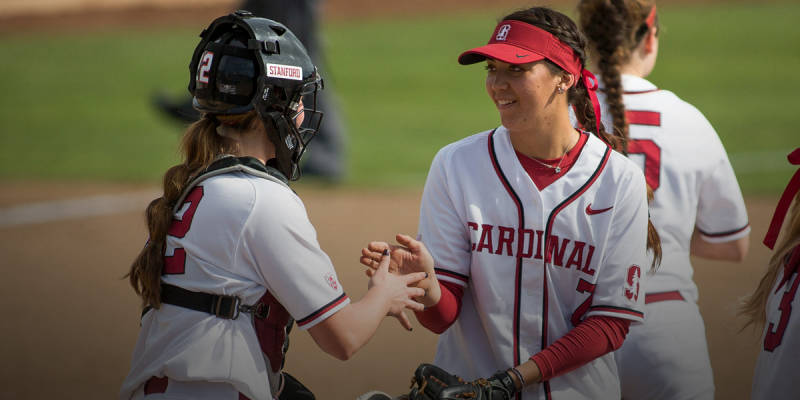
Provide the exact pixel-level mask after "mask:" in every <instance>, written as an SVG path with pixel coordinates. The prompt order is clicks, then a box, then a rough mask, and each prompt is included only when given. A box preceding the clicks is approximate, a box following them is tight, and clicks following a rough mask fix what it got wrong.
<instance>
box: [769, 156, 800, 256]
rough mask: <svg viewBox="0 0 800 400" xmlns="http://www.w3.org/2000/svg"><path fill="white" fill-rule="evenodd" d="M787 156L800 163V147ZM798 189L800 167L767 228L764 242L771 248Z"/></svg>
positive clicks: (796, 163) (792, 162)
mask: <svg viewBox="0 0 800 400" xmlns="http://www.w3.org/2000/svg"><path fill="white" fill-rule="evenodd" d="M786 158H787V159H788V160H789V163H790V164H792V165H800V147H798V148H796V149H795V150H794V151H793V152H791V153H789V155H788V156H787V157H786ZM798 190H800V169H798V170H797V172H795V173H794V175H793V176H792V179H790V180H789V184H788V185H786V189H784V191H783V195H781V199H780V200H779V201H778V206H777V207H775V213H774V214H772V222H770V223H769V230H767V235H766V236H764V244H765V245H766V246H767V247H769V248H770V249H773V248H774V247H775V242H776V241H777V240H778V234H779V233H780V232H781V226H783V220H784V218H786V212H787V211H788V210H789V205H790V204H792V199H793V198H794V196H795V195H796V194H797V192H798Z"/></svg>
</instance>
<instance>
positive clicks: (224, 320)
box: [119, 11, 425, 400]
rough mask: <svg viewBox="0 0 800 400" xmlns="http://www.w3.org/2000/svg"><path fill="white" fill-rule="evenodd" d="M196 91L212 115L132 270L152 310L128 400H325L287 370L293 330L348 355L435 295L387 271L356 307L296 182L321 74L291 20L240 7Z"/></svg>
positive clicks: (213, 45) (168, 179)
mask: <svg viewBox="0 0 800 400" xmlns="http://www.w3.org/2000/svg"><path fill="white" fill-rule="evenodd" d="M200 36H201V40H200V43H199V44H198V45H197V47H196V49H195V51H194V55H193V56H192V60H191V63H190V67H189V73H190V83H189V91H190V92H191V94H192V96H193V104H194V107H195V108H197V109H198V110H199V111H201V112H202V113H203V117H202V119H201V120H200V121H198V122H196V123H194V124H193V125H191V126H190V127H189V128H188V130H187V131H186V133H185V134H184V136H183V142H182V146H181V150H182V152H183V156H184V161H183V162H182V163H181V164H179V165H176V166H174V167H172V168H170V169H169V170H168V171H167V172H166V174H165V175H164V195H163V196H162V197H159V198H157V199H155V200H153V201H152V202H151V203H150V205H149V206H148V208H147V211H146V216H147V227H148V230H149V234H150V237H149V240H148V241H147V244H146V245H145V247H144V249H143V250H142V251H141V253H140V254H139V256H138V257H137V258H136V260H135V261H134V262H133V265H132V266H131V269H130V273H129V278H130V282H131V285H132V286H133V289H134V290H135V291H136V293H137V294H138V295H139V296H140V297H141V298H142V301H143V302H144V304H145V305H146V307H145V309H144V312H143V315H142V319H141V330H140V332H139V339H138V341H137V343H136V347H135V349H134V351H133V357H132V361H131V369H130V372H129V373H128V376H127V377H126V378H125V381H124V382H123V384H122V388H121V390H120V394H119V398H120V399H126V400H127V399H195V400H198V399H199V400H205V399H209V400H210V399H231V400H235V399H239V400H241V399H254V400H255V399H283V400H292V399H296V400H300V399H303V400H310V399H314V395H313V394H312V393H311V391H310V390H309V389H307V388H306V387H304V386H303V384H302V383H300V381H298V380H297V379H294V378H293V377H292V376H290V375H288V374H286V373H285V372H283V364H284V357H285V355H286V352H287V350H288V334H289V330H290V329H291V327H292V326H293V325H294V324H295V322H296V324H297V326H298V327H299V328H300V329H303V330H307V331H308V332H309V334H310V335H311V337H312V338H313V339H314V341H315V342H316V343H317V345H318V346H319V347H320V348H321V349H322V350H323V351H325V352H327V353H329V354H331V355H333V356H334V357H337V358H339V359H342V360H345V359H347V358H349V357H350V356H352V354H353V353H355V352H356V351H357V350H358V349H359V348H361V347H362V346H363V345H364V344H365V343H366V342H367V341H368V340H369V339H370V337H372V335H373V334H374V333H375V330H376V329H377V327H378V324H379V323H380V321H381V320H382V319H383V318H384V317H385V316H386V315H392V316H396V317H398V318H399V319H400V321H401V322H402V323H403V324H404V325H405V326H406V327H408V326H409V322H408V320H407V319H406V317H405V316H404V314H402V311H403V309H405V308H406V307H410V308H412V309H422V305H421V304H419V303H417V302H415V301H413V300H412V298H413V297H415V296H421V295H422V294H424V291H423V290H422V289H419V288H413V287H408V285H411V284H414V283H415V282H417V281H419V280H420V279H422V278H424V276H425V274H424V273H419V274H416V275H406V276H402V277H401V276H395V275H392V274H389V273H388V262H389V253H388V251H387V252H385V253H384V254H383V255H382V260H381V268H380V269H379V272H378V273H377V274H375V275H374V276H373V278H372V279H371V280H370V282H369V286H370V289H369V291H368V292H367V294H366V295H365V297H364V298H363V299H361V300H360V301H357V302H351V300H350V298H349V297H348V296H347V295H346V294H345V292H344V288H343V287H342V285H341V283H340V282H339V280H338V278H337V275H336V271H335V270H334V268H333V265H332V264H331V261H330V259H329V258H328V256H327V255H326V254H325V252H323V251H322V249H320V246H319V243H318V242H317V237H316V232H315V230H314V227H313V226H312V225H311V222H310V221H309V219H308V215H307V213H306V209H305V207H304V205H303V203H302V201H301V200H300V198H299V197H298V196H297V194H295V193H294V191H292V190H291V189H290V188H289V186H288V185H289V182H290V181H291V180H296V179H298V178H299V177H300V175H301V174H300V169H299V167H298V164H299V162H300V159H301V157H302V156H303V153H304V151H305V148H306V146H307V145H308V143H309V141H310V140H311V139H312V138H313V137H314V135H315V134H316V132H317V130H318V129H319V126H320V122H321V118H322V112H321V111H319V110H317V109H316V95H317V94H318V92H319V91H320V90H321V89H322V78H321V77H320V76H319V74H318V73H317V70H316V68H315V67H314V65H313V63H312V62H311V60H310V59H309V57H308V54H307V53H306V50H305V48H304V47H303V45H302V44H301V43H300V41H298V40H297V38H296V37H295V36H294V34H292V32H291V31H290V30H288V29H287V28H286V27H285V26H284V25H282V24H280V23H278V22H276V21H272V20H269V19H265V18H256V17H254V16H252V14H250V13H248V12H245V11H239V12H236V13H234V14H231V15H228V16H224V17H221V18H218V19H216V20H215V21H213V22H212V23H211V25H210V26H209V27H208V28H206V29H205V30H203V32H202V33H201V35H200Z"/></svg>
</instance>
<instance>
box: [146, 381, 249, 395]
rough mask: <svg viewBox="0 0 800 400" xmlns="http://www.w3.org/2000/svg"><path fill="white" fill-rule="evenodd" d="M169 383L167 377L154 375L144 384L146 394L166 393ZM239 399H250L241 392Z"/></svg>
mask: <svg viewBox="0 0 800 400" xmlns="http://www.w3.org/2000/svg"><path fill="white" fill-rule="evenodd" d="M168 384H169V379H168V378H167V377H163V378H158V377H155V376H154V377H152V378H150V379H148V380H147V382H145V384H144V395H145V396H147V395H148V394H154V393H164V392H166V391H167V385H168ZM239 400H250V399H249V398H248V397H247V396H245V395H243V394H241V393H239Z"/></svg>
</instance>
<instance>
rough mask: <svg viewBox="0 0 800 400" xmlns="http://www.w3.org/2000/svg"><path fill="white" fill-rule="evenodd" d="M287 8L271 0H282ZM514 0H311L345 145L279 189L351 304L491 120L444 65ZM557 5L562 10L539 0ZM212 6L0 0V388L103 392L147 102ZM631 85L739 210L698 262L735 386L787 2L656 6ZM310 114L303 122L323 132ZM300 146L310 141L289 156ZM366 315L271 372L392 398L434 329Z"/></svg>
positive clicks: (223, 4) (300, 341)
mask: <svg viewBox="0 0 800 400" xmlns="http://www.w3.org/2000/svg"><path fill="white" fill-rule="evenodd" d="M286 1H287V2H288V1H291V0H286ZM540 4H542V3H536V2H528V1H513V0H502V1H497V0H494V1H488V0H487V1H481V0H461V1H457V0H442V1H422V0H407V1H402V2H387V1H369V0H327V1H326V0H322V1H321V2H320V6H321V8H320V9H319V15H318V17H319V22H320V37H319V39H320V46H321V47H322V48H323V49H324V57H325V64H326V70H327V76H325V79H326V84H328V86H329V87H330V88H332V89H333V92H334V94H335V98H336V100H337V104H338V105H339V109H340V117H341V120H342V121H343V124H342V125H343V127H344V128H343V129H344V136H345V138H346V141H345V148H344V153H343V160H344V162H345V168H344V170H345V171H346V175H344V176H343V177H342V178H341V179H339V180H337V181H336V182H328V181H325V180H315V179H311V180H309V181H308V182H301V183H298V184H296V185H295V186H294V187H295V190H297V192H298V193H299V194H300V196H301V197H302V198H303V200H304V201H305V202H306V206H307V207H308V209H309V214H310V215H311V218H312V222H313V223H314V224H315V226H316V227H317V229H318V233H319V236H320V242H321V243H322V246H323V249H326V251H328V252H329V253H330V255H331V258H332V259H333V260H334V264H335V265H337V269H338V270H339V274H340V275H341V279H342V282H343V284H344V285H345V288H346V289H348V293H349V294H350V295H351V297H355V298H359V297H360V295H361V293H363V292H364V289H365V288H364V285H365V280H364V278H363V275H362V272H361V270H360V269H359V267H358V266H357V257H358V251H359V249H360V247H361V246H363V245H364V244H365V243H366V242H368V241H369V240H375V239H381V240H389V239H391V238H392V237H393V234H394V233H395V232H398V231H402V232H409V233H414V232H416V224H417V221H416V219H417V207H418V201H419V195H420V191H421V188H422V185H423V184H424V181H425V176H426V173H427V169H428V167H429V165H430V161H431V160H432V158H433V155H434V154H435V153H436V151H438V150H439V149H440V148H441V147H442V146H444V145H445V144H447V143H450V142H453V141H455V140H458V139H460V138H462V137H465V136H467V135H470V134H473V133H476V132H479V131H482V130H486V129H491V128H493V127H495V126H496V125H497V124H498V123H499V119H498V117H497V113H496V112H495V111H494V109H493V107H491V104H490V102H489V100H488V98H487V96H486V95H485V93H484V89H483V76H484V74H485V71H484V70H483V69H482V68H481V66H478V65H476V66H471V67H462V66H459V65H458V64H457V63H456V61H455V60H456V57H457V55H458V54H459V53H460V52H461V51H463V50H465V49H467V48H470V47H471V46H474V45H476V44H479V43H483V42H485V41H486V40H487V38H488V34H489V32H491V30H492V29H493V27H494V25H495V23H496V21H497V19H498V18H500V17H501V16H503V15H505V14H506V13H507V12H509V11H511V10H514V9H516V8H520V7H523V6H527V5H540ZM545 4H546V5H551V6H553V7H555V8H557V9H559V10H561V11H563V12H565V13H567V14H569V15H571V16H574V14H575V13H574V3H573V2H567V1H554V2H549V3H545ZM238 5H239V2H238V1H230V0H220V1H213V0H115V1H104V0H0V122H1V123H2V124H1V125H0V184H2V187H3V189H2V190H0V263H1V264H2V271H3V272H4V279H3V282H4V284H3V286H2V287H3V291H2V293H0V300H2V302H3V304H4V305H5V306H6V307H5V308H6V309H7V318H6V319H5V321H6V322H5V323H4V324H3V329H2V333H0V354H3V359H4V362H3V364H2V366H0V398H9V399H11V398H15V399H40V398H50V397H55V396H59V397H61V398H80V399H93V398H98V399H107V398H113V397H114V396H115V394H116V390H117V389H118V387H119V384H120V383H121V381H122V379H123V378H124V376H125V374H126V373H127V368H128V363H129V361H130V352H131V351H132V349H133V344H134V342H135V338H136V334H137V329H138V319H137V318H138V307H139V304H138V299H137V298H136V297H135V295H134V293H133V291H132V290H131V289H130V288H129V287H128V286H127V283H126V282H125V281H124V280H122V279H121V278H122V276H123V275H124V274H125V273H126V272H127V268H128V266H129V263H130V261H132V259H133V257H134V255H135V254H136V253H137V252H138V250H139V248H140V247H141V245H142V244H143V243H144V241H145V239H146V233H145V229H144V219H143V210H144V207H145V206H146V204H147V202H148V201H149V200H150V199H152V198H154V197H156V196H158V195H159V192H158V191H159V189H158V184H159V180H160V177H161V175H162V174H163V172H164V171H165V170H166V169H167V168H168V167H169V166H171V165H173V164H175V163H177V162H178V153H177V144H178V140H179V137H180V133H181V132H182V131H183V130H184V129H185V126H186V125H185V123H183V122H179V121H177V120H175V119H172V118H170V117H168V116H167V115H165V114H164V113H163V112H161V111H160V110H159V109H158V108H157V107H155V106H154V94H156V93H166V94H167V95H169V96H172V97H174V98H175V99H180V98H181V97H183V96H185V95H186V94H187V90H186V87H187V84H188V76H189V73H188V64H189V59H190V57H191V53H192V51H193V49H194V47H195V45H196V44H197V41H198V40H199V38H198V34H199V33H200V31H201V30H202V29H203V28H204V27H205V26H207V24H208V23H209V22H210V21H211V20H212V19H213V18H215V17H217V16H220V15H223V14H225V13H228V12H230V11H231V10H234V9H236V8H237V7H238ZM658 7H659V8H658V10H659V23H660V25H661V27H662V31H661V33H660V39H661V40H660V53H659V60H658V62H657V65H656V68H655V71H654V72H653V74H652V75H651V76H650V78H649V79H650V80H651V81H652V82H654V83H655V84H656V85H658V86H659V87H660V88H664V89H668V90H671V91H673V92H675V93H676V94H678V96H680V97H681V98H683V99H684V100H686V101H688V102H689V103H692V104H693V105H695V106H696V107H697V108H698V109H700V110H701V111H702V112H703V113H704V114H705V116H706V117H707V118H708V119H709V120H710V121H711V123H712V125H713V126H714V127H715V128H716V130H717V132H718V133H719V135H720V137H721V138H722V141H723V143H724V145H725V147H726V149H727V151H728V154H729V156H730V158H731V162H732V164H733V167H734V170H735V171H736V173H737V176H738V178H739V182H740V185H741V187H742V189H743V191H744V193H745V196H746V199H747V204H748V210H749V212H750V215H751V224H752V226H753V233H752V236H751V242H752V249H751V255H750V256H749V257H748V259H747V260H746V261H745V263H743V264H741V265H733V264H727V263H716V262H698V264H697V280H698V286H699V287H700V294H701V300H700V305H701V310H702V311H703V315H704V317H705V318H706V321H707V323H708V335H709V343H710V348H711V352H712V362H713V363H714V368H715V376H716V380H717V386H718V398H726V399H727V398H747V396H748V394H749V385H750V375H751V374H752V368H753V365H754V360H755V358H754V357H755V354H756V352H757V350H758V348H757V345H758V343H757V342H758V334H759V333H758V332H750V331H744V332H741V333H737V332H738V328H739V326H740V325H741V324H740V322H741V321H738V320H737V319H736V316H735V309H736V305H737V302H738V299H739V298H740V297H741V296H743V295H744V294H746V293H747V292H748V291H750V290H751V289H752V288H753V287H755V284H756V282H757V280H758V278H759V277H760V275H761V273H762V271H763V267H764V266H765V264H766V260H767V257H768V253H767V252H766V250H764V249H763V245H761V244H760V241H761V238H763V233H764V231H765V230H766V226H767V224H768V223H769V218H770V216H771V211H772V208H773V207H774V205H775V203H776V202H777V197H778V196H779V195H780V192H781V191H782V189H783V187H784V185H785V184H786V182H787V181H788V179H789V177H790V176H791V174H792V173H793V171H794V170H793V168H791V167H790V166H789V164H788V163H787V162H786V158H785V156H786V155H787V154H788V153H789V152H790V151H791V150H792V149H794V148H795V147H797V146H798V145H800V135H798V133H797V131H796V129H797V125H798V122H800V101H798V100H797V98H798V96H797V93H798V90H800V75H798V74H797V73H796V72H795V71H797V70H798V68H799V67H800V52H798V51H797V43H800V25H799V24H797V22H796V19H797V17H798V16H800V3H798V2H796V1H766V2H763V1H759V2H755V1H750V2H746V1H736V2H727V1H725V2H723V1H713V0H710V1H692V2H689V1H671V2H670V1H660V2H659V3H658ZM323 124H324V122H323ZM307 157H309V158H313V157H314V151H313V149H312V151H311V152H310V154H308V155H307ZM400 331H401V330H400V329H399V326H397V324H396V323H395V322H394V321H387V322H386V323H384V326H382V327H381V332H380V333H379V335H378V336H377V337H376V338H375V340H373V341H372V342H371V343H370V344H369V345H368V346H367V348H366V349H365V350H364V351H363V352H362V353H359V354H358V355H357V356H356V357H355V358H354V359H353V360H351V361H348V362H347V363H344V364H342V363H340V362H338V361H335V360H333V359H332V358H330V357H328V356H326V355H323V354H322V352H321V351H319V350H318V349H316V348H315V347H314V345H313V343H312V342H311V341H310V339H309V338H308V335H305V333H302V332H294V333H293V334H292V335H293V338H295V337H296V340H294V342H293V345H292V346H293V347H292V350H291V351H290V352H289V361H287V368H288V369H289V370H290V372H292V373H294V374H295V375H297V376H299V377H300V378H301V379H302V380H304V381H305V382H306V383H308V384H309V386H310V387H311V388H312V389H314V390H315V391H316V392H317V393H318V397H319V398H321V399H339V398H343V399H348V398H354V397H355V395H356V394H358V393H363V392H365V391H367V390H370V389H382V390H388V391H391V390H395V391H402V390H405V387H406V385H407V382H408V380H409V378H410V376H411V373H412V372H413V369H414V367H415V366H416V364H418V363H419V362H423V361H429V360H430V359H431V358H432V355H433V349H434V344H435V337H434V336H433V335H432V334H430V333H426V332H418V331H424V329H423V328H421V327H419V328H417V329H416V330H415V332H414V333H413V334H405V333H404V332H400Z"/></svg>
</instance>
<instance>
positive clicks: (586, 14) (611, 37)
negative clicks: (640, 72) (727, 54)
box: [578, 0, 658, 154]
mask: <svg viewBox="0 0 800 400" xmlns="http://www.w3.org/2000/svg"><path fill="white" fill-rule="evenodd" d="M653 7H655V2H653V1H650V0H582V1H581V2H580V3H579V4H578V14H579V15H580V18H579V23H580V26H581V30H582V31H583V33H584V34H585V35H586V37H587V40H588V43H589V51H590V53H591V55H592V60H593V61H594V62H595V64H596V65H597V69H598V70H599V73H600V76H601V79H602V80H603V86H604V91H605V94H606V104H607V105H608V111H609V113H610V114H611V118H612V121H613V128H614V134H616V135H619V136H622V137H623V138H625V140H626V141H627V140H628V139H629V135H628V122H627V119H626V118H625V105H624V103H623V101H622V94H623V89H622V77H621V75H620V68H621V67H622V65H624V64H625V63H627V62H628V61H629V60H630V58H631V52H632V51H633V49H635V48H636V46H638V45H639V43H640V42H641V41H642V39H644V37H645V36H646V35H647V33H648V31H649V30H650V28H651V27H650V26H648V24H647V17H648V15H649V14H650V12H651V11H652V10H653ZM657 18H658V16H657V15H656V19H655V21H654V27H655V29H656V32H658V30H657V26H658V19H657ZM625 150H626V151H625V153H626V154H627V148H625Z"/></svg>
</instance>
